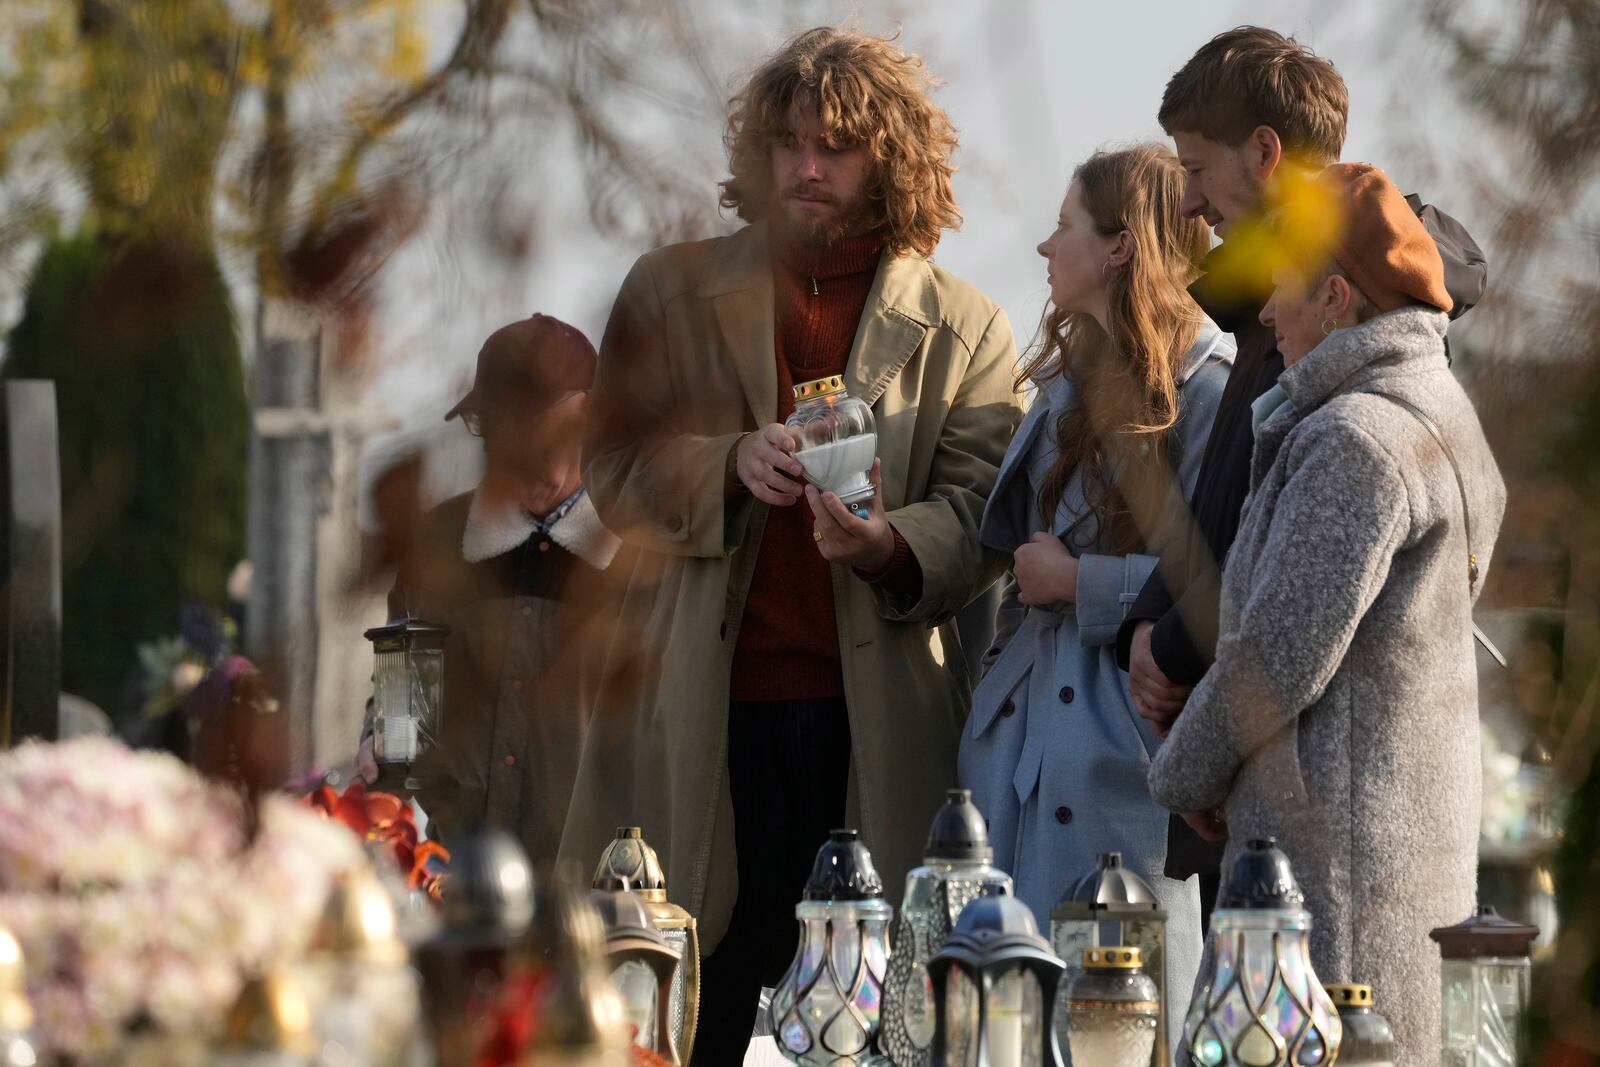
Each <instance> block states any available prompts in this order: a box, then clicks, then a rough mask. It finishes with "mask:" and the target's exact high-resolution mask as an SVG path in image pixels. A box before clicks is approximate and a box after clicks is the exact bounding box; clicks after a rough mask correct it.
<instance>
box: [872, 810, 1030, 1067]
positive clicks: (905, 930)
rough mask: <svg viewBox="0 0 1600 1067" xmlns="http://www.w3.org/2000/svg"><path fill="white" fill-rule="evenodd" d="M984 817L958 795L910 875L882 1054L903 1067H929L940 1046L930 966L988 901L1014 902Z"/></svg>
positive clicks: (893, 955)
mask: <svg viewBox="0 0 1600 1067" xmlns="http://www.w3.org/2000/svg"><path fill="white" fill-rule="evenodd" d="M993 860H994V849H992V848H990V847H989V831H988V827H987V826H986V825H985V823H984V820H983V813H982V812H980V811H979V810H978V809H977V807H976V806H975V805H974V804H973V803H972V791H971V790H969V789H951V790H949V791H948V792H947V793H946V794H945V802H944V806H943V807H941V808H940V809H939V812H938V814H936V815H935V816H934V817H933V825H932V826H931V827H929V829H928V844H927V846H926V848H924V849H923V866H921V867H918V868H916V869H915V870H913V871H912V872H911V873H910V874H907V875H906V894H905V898H904V900H903V902H902V903H901V905H900V914H899V915H897V916H896V917H895V923H894V936H893V937H891V938H890V944H891V946H892V947H893V951H891V952H890V954H889V977H888V980H887V982H886V984H885V987H884V999H883V1028H882V1030H881V1031H880V1032H879V1034H878V1048H879V1049H880V1050H882V1051H883V1052H884V1053H885V1054H886V1055H888V1057H889V1058H890V1059H891V1060H892V1061H893V1062H894V1063H895V1064H896V1065H897V1067H923V1065H925V1064H926V1063H927V1062H928V1057H929V1051H930V1049H931V1048H932V1046H933V1030H934V1009H933V982H932V981H931V980H930V979H929V977H928V961H929V960H931V959H933V954H934V953H936V952H938V951H939V950H940V949H941V948H943V947H944V943H945V939H946V938H948V937H949V936H950V931H951V930H953V929H955V925H956V920H957V919H958V918H960V917H961V911H962V909H963V908H965V907H966V906H967V905H968V904H970V903H971V902H972V901H973V900H975V899H977V898H978V897H980V896H985V895H995V896H999V895H1009V894H1010V893H1011V876H1010V875H1008V874H1006V872H1004V871H1002V870H1001V869H1000V868H998V867H996V866H995V865H994V863H993Z"/></svg>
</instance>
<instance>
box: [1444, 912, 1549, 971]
mask: <svg viewBox="0 0 1600 1067" xmlns="http://www.w3.org/2000/svg"><path fill="white" fill-rule="evenodd" d="M1428 936H1429V937H1431V938H1433V939H1434V940H1435V941H1437V942H1438V943H1439V955H1440V957H1442V958H1443V959H1447V960H1477V959H1489V958H1493V957H1507V956H1526V955H1527V954H1528V952H1529V950H1530V949H1531V948H1532V947H1533V942H1534V939H1535V938H1537V937H1538V936H1539V928H1538V927H1537V926H1533V925H1530V924H1529V923H1519V922H1516V921H1514V920H1512V919H1504V918H1501V917H1500V914H1499V913H1498V912H1496V911H1495V910H1494V908H1492V907H1489V906H1488V905H1484V906H1483V907H1481V908H1479V909H1478V913H1477V914H1476V915H1474V916H1472V917H1471V918H1469V919H1463V920H1462V921H1461V922H1458V923H1456V924H1455V925H1454V926H1441V927H1439V928H1438V929H1436V930H1430V931H1428Z"/></svg>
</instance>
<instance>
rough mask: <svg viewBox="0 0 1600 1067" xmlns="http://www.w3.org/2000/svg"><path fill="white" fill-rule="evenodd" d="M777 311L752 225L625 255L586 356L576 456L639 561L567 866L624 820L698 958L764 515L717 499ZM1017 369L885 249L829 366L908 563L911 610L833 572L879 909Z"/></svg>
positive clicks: (974, 317) (1007, 346) (952, 735)
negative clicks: (692, 921) (870, 445)
mask: <svg viewBox="0 0 1600 1067" xmlns="http://www.w3.org/2000/svg"><path fill="white" fill-rule="evenodd" d="M773 314H774V313H773V285H772V271H771V266H770V262H769V258H768V249H767V238H766V231H765V229H764V227H762V226H759V225H757V226H750V227H747V228H745V229H743V230H741V231H739V232H738V233H736V234H734V235H732V236H730V237H725V238H716V239H712V240H707V241H700V242H696V243H692V244H681V245H673V246H670V247H667V248H663V249H660V250H658V251H655V252H652V253H650V254H648V255H646V256H644V257H643V258H641V259H640V260H639V261H638V263H636V264H635V265H634V267H633V270H632V271H631V272H630V273H629V275H628V278H627V280H626V281H625V282H624V283H623V286H622V291H621V292H620V294H619V295H618V297H617V302H616V306H615V307H614V308H613V310H612V314H611V320H610V322H609V323H608V325H607V327H606V333H605V338H604V340H603V341H602V343H601V347H600V367H599V372H598V374H597V377H596V381H595V392H594V407H593V413H594V417H593V424H592V428H591V436H590V440H589V442H588V446H587V447H586V449H585V457H584V471H583V474H584V484H585V485H586V486H587V487H588V489H589V493H590V495H591V497H592V498H593V500H594V502H595V505H596V507H597V508H598V509H599V511H600V515H601V518H602V519H603V520H604V521H605V523H606V525H607V527H609V528H610V529H612V530H613V531H615V532H616V533H618V534H619V535H620V536H621V537H622V538H623V540H624V542H626V543H628V544H629V545H630V546H631V547H633V548H634V549H636V550H637V551H635V552H633V553H630V554H629V556H630V558H629V559H628V560H622V559H619V561H618V563H619V564H621V565H625V566H631V568H632V570H631V573H630V575H629V578H628V583H627V591H626V593H625V594H624V604H623V608H622V610H621V613H620V617H619V620H618V623H617V629H616V632H615V634H614V635H613V638H612V641H611V647H610V649H609V651H608V654H607V656H606V663H607V668H608V669H607V670H606V671H605V672H604V676H603V677H601V678H598V679H596V680H595V681H594V683H593V693H592V695H591V699H592V702H593V703H592V707H593V712H592V717H591V722H590V733H589V736H588V739H587V740H586V742H585V747H584V753H583V757H582V760H581V763H580V765H579V768H578V774H577V783H576V787H575V790H574V795H573V803H572V807H571V810H570V812H569V815H568V818H567V825H566V831H565V833H564V835H563V838H562V847H561V853H562V856H563V857H564V858H566V857H570V858H572V859H574V860H576V861H578V862H579V863H580V864H582V865H583V866H584V868H585V869H590V868H592V866H593V864H594V863H595V861H596V859H597V858H598V857H599V855H600V852H601V850H602V848H603V847H604V846H605V844H606V842H607V841H608V840H610V838H611V837H612V835H613V832H614V830H615V828H616V827H618V826H622V825H629V824H637V825H640V826H642V827H643V828H644V833H645V836H646V839H647V840H649V841H650V843H651V844H652V845H654V846H655V848H656V849H657V851H658V852H659V853H660V855H661V858H662V861H663V862H664V863H665V865H666V868H667V887H668V892H669V895H670V896H671V897H672V899H673V900H674V901H675V902H677V903H680V904H682V905H683V906H685V907H687V908H688V909H689V910H690V911H692V912H693V913H694V914H695V915H696V916H697V917H698V918H699V921H700V938H701V945H702V948H703V951H705V952H706V953H709V952H710V951H712V950H713V949H714V948H715V947H716V945H717V942H718V941H719V940H720V939H721V937H722V935H723V933H724V931H725V930H726V929H727V925H728V919H729V916H730V915H731V913H732V909H733V901H734V898H735V896H736V894H737V891H738V883H737V873H736V866H735V856H734V835H733V809H732V804H731V801H730V799H729V792H728V782H727V773H726V768H727V737H728V731H727V719H728V687H729V677H730V671H731V665H732V659H733V651H734V646H735V644H736V642H737V640H738V632H739V621H740V616H741V613H742V609H743V606H744V598H745V593H746V591H747V589H748V588H749V582H750V575H751V570H752V567H753V565H754V562H755V553H756V550H757V548H758V546H759V545H760V541H761V531H762V527H763V525H764V522H765V519H766V512H767V508H766V506H765V505H763V504H760V503H759V502H757V501H755V500H754V499H753V498H751V497H750V496H749V494H747V493H744V492H739V493H737V494H735V495H732V496H729V495H728V494H727V492H726V489H725V486H726V479H727V460H728V455H729V450H730V449H731V448H732V447H733V445H734V443H735V442H736V441H737V440H738V438H739V435H740V434H741V433H743V432H745V431H749V430H755V429H757V428H758V427H760V426H763V425H766V424H768V423H771V422H774V421H775V420H776V413H777V392H778V380H777V362H776V356H775V353H774V332H775V327H774V318H773ZM1015 370H1016V351H1015V346H1014V343H1013V341H1012V335H1011V327H1010V324H1009V323H1008V321H1007V319H1006V316H1005V313H1004V312H1003V311H1001V310H1000V309H999V308H998V307H997V306H996V305H995V303H994V302H993V301H991V300H989V299H988V298H987V297H985V296H983V294H981V293H979V292H978V291H977V290H976V289H975V288H973V287H972V286H971V285H968V284H967V283H965V282H962V281H960V280H958V279H956V278H954V277H952V276H951V275H950V274H948V273H946V272H945V271H943V270H941V269H940V268H938V267H936V266H934V265H933V264H932V263H930V262H928V261H926V260H923V259H917V258H909V257H902V258H891V257H889V256H885V257H884V260H883V262H882V263H881V264H880V265H879V268H878V273H877V277H876V278H875V280H874V281H873V284H872V289H871V291H870V292H869V293H868V296H867V302H866V307H865V310H864V311H863V313H862V317H861V322H860V326H859V327H858V329H857V332H856V338H855V343H854V345H853V347H852V349H851V353H850V357H849V362H848V364H847V367H846V370H845V375H844V377H845V383H846V386H847V387H848V389H849V390H850V393H851V394H852V395H853V396H858V397H861V398H863V399H865V400H866V401H867V402H868V403H869V404H871V405H872V408H873V413H874V415H875V416H876V419H877V431H878V453H879V456H880V458H881V459H882V461H883V468H882V470H883V490H882V492H883V499H884V506H885V508H886V509H887V511H888V517H889V521H890V523H891V524H893V526H894V527H895V528H896V529H897V530H898V531H899V532H900V534H901V535H902V536H903V537H904V538H905V539H906V541H907V543H908V544H909V545H910V547H911V549H912V551H913V552H915V554H916V557H917V561H918V563H919V565H920V566H921V568H922V575H923V586H922V591H921V598H920V599H919V600H918V601H917V602H916V603H911V602H909V600H908V599H906V598H895V597H893V596H890V595H888V594H886V593H885V592H884V591H882V590H879V589H875V588H874V587H872V586H870V585H868V584H867V583H866V582H863V581H861V580H860V579H859V578H857V577H856V576H855V575H854V574H853V573H852V572H851V571H850V569H849V568H847V567H841V566H837V565H836V566H834V567H833V568H832V572H833V586H834V603H835V610H836V613H837V620H838V630H839V649H840V655H841V657H842V660H843V670H844V681H845V690H846V702H847V705H848V708H849V717H850V731H851V737H852V748H853V773H852V775H851V788H850V792H849V797H848V799H847V811H848V816H847V817H848V820H849V822H850V824H851V825H856V826H859V827H860V828H861V830H862V834H863V838H864V840H865V842H866V843H867V845H868V847H870V848H871V850H872V853H873V856H874V859H875V860H876V863H877V866H878V869H879V872H880V873H881V874H882V876H883V878H884V884H885V885H886V886H887V887H888V889H889V893H890V895H891V896H898V893H899V886H901V885H902V884H903V882H904V876H905V873H906V871H907V870H908V869H909V868H911V867H912V866H915V865H916V864H917V863H919V862H920V855H919V854H920V852H921V849H922V846H923V842H924V839H925V837H926V834H927V828H928V823H929V820H931V819H932V817H933V814H934V812H935V810H936V809H937V808H938V806H939V804H940V802H941V800H942V799H943V795H944V793H943V791H944V790H945V789H946V788H948V787H950V786H953V785H954V784H955V770H956V745H957V740H958V738H959V737H960V733H961V728H962V725H963V723H964V721H965V718H966V713H967V708H968V704H969V701H970V684H969V680H968V678H967V672H966V668H965V665H964V661H963V658H962V653H961V648H960V643H959V640H958V638H957V636H956V627H955V622H954V616H955V613H956V612H957V611H958V610H959V609H960V608H961V607H963V606H964V605H965V604H967V603H968V602H969V601H970V600H972V599H973V598H974V597H975V596H976V595H977V594H978V593H980V592H982V591H983V590H984V589H986V588H987V587H988V586H989V585H990V584H992V583H993V582H994V580H995V579H996V578H997V577H998V575H999V574H1000V572H1001V571H1003V570H1004V567H1005V564H1006V562H1007V561H1006V560H1004V559H1002V558H1001V557H999V556H997V555H995V554H993V553H988V552H986V551H985V550H983V549H982V548H981V547H980V546H979V543H978V522H979V520H980V518H981V517H982V514H983V506H984V501H985V498H986V497H987V495H988V493H989V490H990V488H991V487H992V486H993V484H994V480H995V475H996V472H997V470H998V468H999V464H1000V459H1001V457H1002V456H1003V455H1004V454H1005V450H1006V445H1007V444H1008V442H1009V441H1010V439H1011V435H1012V433H1013V432H1014V431H1015V429H1016V426H1017V423H1018V421H1019V420H1020V416H1021V410H1020V405H1019V402H1018V398H1017V395H1016V392H1015V390H1014V389H1013V385H1012V379H1013V375H1014V373H1015ZM798 506H801V507H804V506H805V505H804V503H802V504H800V505H798ZM819 843H820V842H814V841H796V842H794V843H793V847H795V848H796V849H804V850H806V851H808V852H809V851H810V850H812V849H814V848H815V847H816V846H817V845H818V844H819ZM798 888H799V887H796V890H797V896H798Z"/></svg>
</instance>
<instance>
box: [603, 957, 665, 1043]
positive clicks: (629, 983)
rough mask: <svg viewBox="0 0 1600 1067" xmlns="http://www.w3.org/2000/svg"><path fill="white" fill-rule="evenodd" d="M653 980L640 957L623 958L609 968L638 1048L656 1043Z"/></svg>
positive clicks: (655, 986)
mask: <svg viewBox="0 0 1600 1067" xmlns="http://www.w3.org/2000/svg"><path fill="white" fill-rule="evenodd" d="M657 981H658V980H657V978H656V973H655V971H653V970H651V968H650V965H649V964H647V963H645V962H644V961H643V960H626V961H624V962H623V963H621V964H619V965H618V966H617V967H616V968H615V969H614V970H612V972H611V985H612V986H613V987H614V988H615V989H616V991H617V992H618V993H621V994H622V1006H623V1010H624V1011H625V1012H626V1015H625V1018H626V1019H627V1022H628V1028H629V1030H630V1031H631V1032H632V1033H633V1043H634V1044H635V1045H638V1046H639V1047H640V1048H650V1049H653V1048H655V1047H656V992H657Z"/></svg>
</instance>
